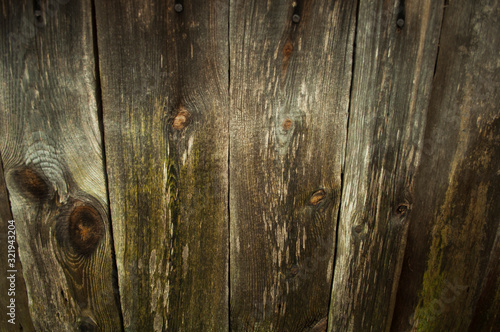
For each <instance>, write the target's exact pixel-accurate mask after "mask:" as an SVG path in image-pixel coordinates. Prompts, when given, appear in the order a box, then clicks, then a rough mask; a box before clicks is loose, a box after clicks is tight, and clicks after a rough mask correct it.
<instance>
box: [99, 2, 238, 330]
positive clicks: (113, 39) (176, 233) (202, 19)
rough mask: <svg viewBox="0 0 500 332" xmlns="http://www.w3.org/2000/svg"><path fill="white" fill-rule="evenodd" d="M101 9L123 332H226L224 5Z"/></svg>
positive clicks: (108, 150) (102, 67) (105, 6)
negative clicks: (180, 7)
mask: <svg viewBox="0 0 500 332" xmlns="http://www.w3.org/2000/svg"><path fill="white" fill-rule="evenodd" d="M174 3H175V2H174V1H168V2H167V1H159V0H150V1H108V2H106V1H99V2H96V6H97V7H96V14H97V31H98V46H99V54H100V70H101V78H102V81H101V82H102V95H103V115H104V129H105V130H104V132H105V143H106V159H107V171H108V177H109V191H110V204H111V215H112V217H113V230H114V235H115V247H116V259H117V265H118V272H119V284H120V295H121V304H122V311H123V318H124V326H125V329H126V330H128V331H139V330H141V331H162V330H167V329H168V330H169V331H226V330H227V329H228V246H229V244H228V207H227V204H228V201H227V196H228V192H227V191H228V184H227V173H228V171H227V169H228V155H227V154H228V128H227V126H228V120H227V119H228V102H227V100H228V98H227V89H228V42H227V34H228V31H227V28H228V24H227V18H228V3H227V2H226V1H205V0H196V1H185V2H184V6H183V10H182V11H181V12H180V13H178V12H176V10H175V9H174Z"/></svg>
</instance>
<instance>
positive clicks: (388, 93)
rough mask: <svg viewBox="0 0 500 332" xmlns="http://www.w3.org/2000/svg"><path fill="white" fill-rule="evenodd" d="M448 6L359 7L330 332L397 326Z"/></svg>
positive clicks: (430, 3) (363, 3) (395, 4)
mask: <svg viewBox="0 0 500 332" xmlns="http://www.w3.org/2000/svg"><path fill="white" fill-rule="evenodd" d="M442 13H443V1H428V0H417V1H383V0H377V1H361V2H360V7H359V13H358V23H357V28H356V50H355V53H356V55H355V64H354V73H353V75H354V78H353V90H352V94H351V107H350V117H349V127H348V130H347V131H348V140H347V151H346V166H345V175H344V185H343V192H342V203H341V213H340V223H339V230H338V232H339V234H338V242H337V256H336V265H335V272H334V279H333V286H332V297H331V304H330V315H329V322H328V324H329V327H328V331H385V330H387V329H389V327H390V324H391V317H392V312H393V307H394V302H395V297H396V290H397V286H398V281H399V275H400V271H401V264H402V259H403V255H404V249H405V245H406V237H407V230H408V222H409V219H408V215H409V214H410V213H411V210H412V208H413V195H414V194H413V193H414V175H415V171H416V169H417V166H418V164H419V160H420V155H421V149H422V142H423V132H424V127H425V120H426V112H427V106H428V103H429V96H430V91H431V83H432V78H433V73H434V65H435V58H436V54H437V45H438V37H439V32H440V26H441V19H442Z"/></svg>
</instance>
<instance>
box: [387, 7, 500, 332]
mask: <svg viewBox="0 0 500 332" xmlns="http://www.w3.org/2000/svg"><path fill="white" fill-rule="evenodd" d="M499 55H500V2H499V1H498V0H481V1H465V0H459V1H450V2H449V5H448V6H447V8H446V10H445V17H444V21H443V30H442V35H441V38H440V51H439V58H438V62H437V70H436V77H435V80H434V83H433V86H434V87H433V90H432V99H431V103H430V108H429V112H428V120H427V128H426V132H425V140H424V150H423V156H422V162H421V166H420V170H419V173H418V176H417V178H416V180H415V181H416V192H415V204H414V210H415V211H414V212H415V213H414V214H412V215H411V217H410V230H409V237H408V246H407V252H406V254H405V260H404V266H403V270H402V278H401V282H400V287H399V291H398V299H397V304H396V308H397V310H396V311H395V317H394V322H393V326H392V330H393V331H403V330H405V331H406V330H410V329H411V330H419V331H466V330H469V331H496V330H498V327H499V326H500V314H499V313H500V273H499V265H500V260H499V257H500V245H499V237H500V235H499V234H500V228H499V226H500V218H499V215H500V204H499V197H500V171H499V165H500V110H499V105H500V62H499Z"/></svg>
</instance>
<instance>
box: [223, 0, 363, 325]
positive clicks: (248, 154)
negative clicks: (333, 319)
mask: <svg viewBox="0 0 500 332" xmlns="http://www.w3.org/2000/svg"><path fill="white" fill-rule="evenodd" d="M295 4H296V6H293V3H292V2H277V1H267V2H266V1H231V5H230V10H231V13H230V22H229V23H230V36H229V41H230V45H231V84H230V85H231V90H230V96H231V114H230V133H231V144H230V146H231V151H230V160H231V162H230V215H231V227H230V228H231V230H230V232H231V235H230V243H231V249H230V250H231V254H230V267H231V273H230V274H231V277H230V280H231V283H230V284H231V285H230V287H231V312H230V319H231V329H232V330H233V331H246V330H250V331H251V330H253V331H305V330H313V331H319V330H324V328H326V317H327V314H328V302H329V292H330V287H331V278H332V271H333V257H334V250H335V245H334V243H335V234H336V226H337V216H338V208H339V202H340V191H341V185H342V183H341V182H342V181H341V173H342V167H343V163H344V150H345V141H346V124H347V113H348V105H349V90H350V82H351V72H352V49H353V42H354V26H355V12H356V8H355V2H353V1H335V2H328V1H297V2H295ZM294 15H297V16H295V17H294ZM322 326H323V328H322Z"/></svg>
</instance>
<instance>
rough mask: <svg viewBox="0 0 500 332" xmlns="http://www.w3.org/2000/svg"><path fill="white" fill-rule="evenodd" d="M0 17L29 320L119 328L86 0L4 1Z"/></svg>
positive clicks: (1, 98)
mask: <svg viewBox="0 0 500 332" xmlns="http://www.w3.org/2000/svg"><path fill="white" fill-rule="evenodd" d="M0 17H1V21H0V22H1V23H0V29H1V35H2V36H6V38H1V40H0V54H2V58H1V63H0V65H1V70H0V82H1V83H0V84H1V85H2V89H0V152H1V155H2V159H3V166H4V171H5V181H6V183H7V188H8V190H9V194H10V200H11V203H12V213H13V216H14V218H15V220H16V225H17V241H18V245H19V256H20V259H21V262H22V266H23V274H24V278H25V281H26V287H27V291H28V297H29V304H30V311H31V315H32V319H33V325H34V327H35V329H36V330H37V331H74V330H78V329H79V330H80V331H82V330H85V331H88V330H96V329H102V330H114V331H116V330H120V326H121V322H120V314H119V304H118V302H117V299H116V297H115V293H114V282H113V266H114V261H113V258H112V247H113V246H112V237H111V233H110V225H109V215H108V204H107V197H106V183H105V177H104V167H103V161H102V151H101V133H100V131H99V124H98V109H97V97H96V81H95V63H94V50H93V34H92V10H91V2H90V1H78V2H77V1H72V2H68V1H59V2H55V1H50V2H49V1H40V2H36V1H4V2H3V3H2V5H1V6H0ZM2 296H3V295H2Z"/></svg>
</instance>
